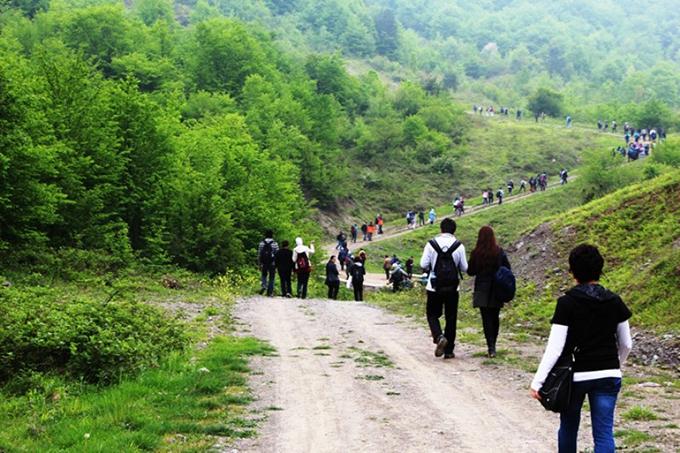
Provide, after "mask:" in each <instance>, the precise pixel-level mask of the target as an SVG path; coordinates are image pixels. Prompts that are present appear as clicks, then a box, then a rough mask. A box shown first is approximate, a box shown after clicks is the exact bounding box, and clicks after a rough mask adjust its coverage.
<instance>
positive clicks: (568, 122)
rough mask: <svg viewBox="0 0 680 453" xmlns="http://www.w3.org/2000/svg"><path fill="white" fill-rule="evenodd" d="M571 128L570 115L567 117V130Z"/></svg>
mask: <svg viewBox="0 0 680 453" xmlns="http://www.w3.org/2000/svg"><path fill="white" fill-rule="evenodd" d="M569 128H571V115H567V129H569Z"/></svg>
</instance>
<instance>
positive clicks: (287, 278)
mask: <svg viewBox="0 0 680 453" xmlns="http://www.w3.org/2000/svg"><path fill="white" fill-rule="evenodd" d="M289 245H290V244H289V242H288V241H283V242H282V243H281V248H280V249H279V251H278V252H277V253H276V260H275V261H276V270H277V272H278V274H279V281H281V296H282V297H293V295H292V293H293V286H292V284H291V275H292V273H293V251H292V250H291V249H290V248H288V246H289Z"/></svg>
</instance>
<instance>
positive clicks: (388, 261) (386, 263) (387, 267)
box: [383, 255, 392, 280]
mask: <svg viewBox="0 0 680 453" xmlns="http://www.w3.org/2000/svg"><path fill="white" fill-rule="evenodd" d="M390 269H392V260H391V259H390V257H389V255H385V259H383V270H384V271H385V280H389V279H390Z"/></svg>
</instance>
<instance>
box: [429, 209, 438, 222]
mask: <svg viewBox="0 0 680 453" xmlns="http://www.w3.org/2000/svg"><path fill="white" fill-rule="evenodd" d="M428 218H429V219H430V225H434V221H435V220H437V214H436V213H435V212H434V208H432V209H430V214H428Z"/></svg>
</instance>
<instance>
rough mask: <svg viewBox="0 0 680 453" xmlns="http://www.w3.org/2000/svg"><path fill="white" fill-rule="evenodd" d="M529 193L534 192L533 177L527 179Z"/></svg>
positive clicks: (534, 183) (534, 180)
mask: <svg viewBox="0 0 680 453" xmlns="http://www.w3.org/2000/svg"><path fill="white" fill-rule="evenodd" d="M529 191H530V192H531V193H534V192H536V178H534V177H533V176H530V177H529Z"/></svg>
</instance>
